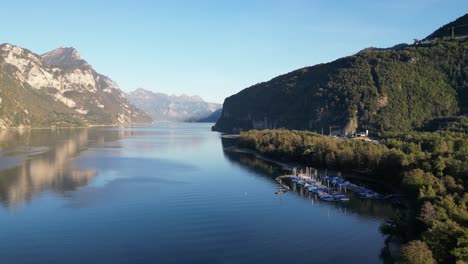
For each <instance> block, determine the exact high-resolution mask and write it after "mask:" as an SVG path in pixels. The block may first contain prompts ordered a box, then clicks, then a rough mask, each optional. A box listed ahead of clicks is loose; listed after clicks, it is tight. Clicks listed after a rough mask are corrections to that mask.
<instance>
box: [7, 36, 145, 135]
mask: <svg viewBox="0 0 468 264" xmlns="http://www.w3.org/2000/svg"><path fill="white" fill-rule="evenodd" d="M138 122H151V118H150V117H149V116H148V115H146V114H145V113H144V112H142V111H141V110H139V109H137V108H136V107H134V106H133V105H132V104H131V103H130V102H129V101H128V100H127V99H126V98H125V95H124V93H123V92H122V91H121V90H120V89H119V87H118V85H117V83H115V82H114V81H113V80H111V79H110V78H108V77H107V76H104V75H102V74H99V73H97V72H96V71H95V70H94V69H93V68H92V66H91V65H89V64H88V63H87V62H86V61H85V60H84V59H82V58H81V56H80V55H79V53H78V52H77V51H76V50H75V49H74V48H58V49H55V50H53V51H50V52H47V53H45V54H43V55H42V56H39V55H37V54H34V53H32V52H31V51H29V50H27V49H23V48H20V47H17V46H14V45H11V44H2V45H0V128H8V127H50V126H86V125H97V124H128V123H138Z"/></svg>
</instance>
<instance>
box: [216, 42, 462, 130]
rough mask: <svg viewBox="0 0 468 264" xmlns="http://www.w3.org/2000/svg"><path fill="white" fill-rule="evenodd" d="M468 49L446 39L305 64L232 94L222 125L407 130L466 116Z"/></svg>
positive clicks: (224, 127) (219, 126)
mask: <svg viewBox="0 0 468 264" xmlns="http://www.w3.org/2000/svg"><path fill="white" fill-rule="evenodd" d="M467 50H468V43H467V41H466V39H463V38H461V39H460V38H457V39H449V38H445V39H440V40H437V41H433V42H432V43H430V44H427V45H408V46H399V47H398V48H390V49H366V50H363V51H361V52H359V53H357V54H355V55H352V56H349V57H345V58H341V59H338V60H336V61H333V62H330V63H325V64H319V65H315V66H312V67H305V68H302V69H298V70H296V71H293V72H290V73H287V74H285V75H281V76H278V77H276V78H274V79H272V80H270V81H268V82H264V83H259V84H256V85H253V86H251V87H249V88H246V89H244V90H242V91H241V92H239V93H238V94H235V95H233V96H231V97H228V98H226V100H225V101H224V105H223V113H222V116H221V118H220V119H219V121H218V122H217V123H216V125H215V127H214V129H215V130H218V131H223V132H239V131H242V130H249V129H268V128H290V129H299V130H302V129H305V130H312V131H317V132H321V131H324V132H325V133H327V134H328V133H329V132H330V131H336V132H341V133H342V134H350V133H354V132H355V131H356V130H357V129H370V130H371V131H380V130H386V131H389V130H398V131H405V130H411V129H414V128H418V127H421V126H423V125H424V124H425V123H427V122H429V121H430V120H433V119H435V118H443V117H451V116H456V115H460V114H462V115H463V114H465V115H466V114H468V81H467V80H468V78H467V77H468V65H467V61H468V59H467Z"/></svg>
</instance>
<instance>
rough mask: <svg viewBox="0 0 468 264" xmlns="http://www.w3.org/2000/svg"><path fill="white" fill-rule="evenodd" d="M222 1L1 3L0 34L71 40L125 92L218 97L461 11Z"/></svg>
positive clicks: (429, 5)
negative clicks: (2, 23) (2, 26)
mask: <svg viewBox="0 0 468 264" xmlns="http://www.w3.org/2000/svg"><path fill="white" fill-rule="evenodd" d="M221 2H222V1H155V3H153V1H125V3H119V4H115V3H114V2H111V1H101V2H100V3H94V2H93V1H79V2H63V1H55V0H54V1H41V2H29V1H15V2H5V3H2V16H3V19H4V21H9V23H8V26H7V28H6V29H7V30H2V31H0V42H1V43H3V42H8V43H12V44H14V45H18V46H20V47H23V48H27V49H29V50H31V51H33V52H35V53H37V54H42V53H44V52H47V51H49V50H52V49H55V48H57V47H59V46H72V47H75V48H76V49H77V50H78V51H79V52H80V54H81V55H82V56H83V57H84V59H86V60H87V61H88V62H89V63H90V64H92V65H93V67H94V68H95V69H96V70H97V71H98V72H101V73H103V74H105V75H107V76H109V77H110V78H112V79H114V80H116V81H117V82H118V83H119V85H120V87H121V89H122V90H124V91H126V92H128V91H131V90H135V89H136V88H139V87H142V88H145V89H147V90H152V91H155V92H164V93H168V94H177V95H179V94H188V95H200V96H201V97H202V98H203V99H205V100H206V101H210V102H218V103H222V102H223V101H224V98H225V97H227V96H230V95H232V94H235V93H237V92H239V91H240V90H242V89H244V88H246V87H248V86H251V85H253V84H255V83H258V82H263V81H267V80H270V79H271V78H273V77H275V76H278V75H280V74H284V73H286V72H290V71H292V70H295V69H297V68H301V67H304V66H310V65H314V64H317V63H323V62H329V61H332V60H334V59H337V58H339V57H343V56H347V55H351V54H353V53H355V52H357V51H359V50H361V49H363V48H366V47H371V46H373V47H389V46H393V45H395V44H398V43H402V42H406V43H411V42H412V40H413V39H414V38H419V39H420V38H423V37H425V36H426V35H428V34H429V33H431V32H432V31H433V30H434V29H436V28H438V27H439V26H440V25H443V24H445V23H447V22H449V21H452V20H454V19H456V18H457V17H459V16H461V15H463V14H464V13H466V9H464V8H465V7H466V3H465V2H464V1H458V0H450V1H439V0H432V1H422V0H418V1H401V0H398V1H392V2H382V1H353V3H350V2H342V1H299V0H298V1H233V2H230V3H228V2H222V3H221ZM18 32H21V34H18Z"/></svg>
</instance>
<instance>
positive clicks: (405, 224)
mask: <svg viewBox="0 0 468 264" xmlns="http://www.w3.org/2000/svg"><path fill="white" fill-rule="evenodd" d="M467 124H468V118H466V117H460V118H459V119H457V120H456V121H453V122H451V123H448V124H447V125H446V127H445V129H444V130H437V131H433V132H408V133H395V132H387V133H380V134H379V141H378V143H377V142H368V141H362V140H352V139H340V138H333V137H326V136H322V135H320V134H317V133H314V132H310V131H294V130H282V129H280V130H262V131H258V130H252V131H248V132H242V133H241V135H240V141H239V145H240V147H243V148H249V149H252V150H255V151H258V152H259V153H261V154H263V155H266V156H269V157H272V158H276V159H282V160H288V161H299V162H302V163H303V164H306V165H311V166H316V167H326V168H334V169H338V170H342V171H352V170H359V171H361V172H363V173H366V175H367V177H370V178H374V179H378V180H382V181H385V182H390V183H393V184H395V185H398V186H400V188H401V189H402V190H404V192H406V193H407V197H408V200H409V202H410V206H409V209H405V210H402V211H401V212H400V213H398V214H396V215H395V217H393V218H392V219H389V220H388V222H387V223H385V224H384V225H382V227H381V231H382V232H383V233H384V234H386V235H388V236H390V237H391V236H396V237H399V238H400V239H403V240H404V241H405V242H406V244H405V245H404V246H403V247H402V250H401V259H400V261H401V262H402V263H435V261H437V262H438V263H455V262H456V263H464V262H463V261H465V262H468V210H467V208H468V192H467V190H468V134H467V133H466V127H467ZM463 129H465V130H464V131H463ZM418 261H421V262H418Z"/></svg>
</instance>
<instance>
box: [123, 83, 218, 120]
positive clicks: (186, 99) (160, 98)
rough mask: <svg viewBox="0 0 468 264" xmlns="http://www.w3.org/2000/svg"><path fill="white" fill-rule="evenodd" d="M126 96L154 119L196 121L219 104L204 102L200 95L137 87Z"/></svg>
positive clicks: (210, 112) (209, 113)
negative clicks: (166, 92) (159, 91)
mask: <svg viewBox="0 0 468 264" xmlns="http://www.w3.org/2000/svg"><path fill="white" fill-rule="evenodd" d="M127 98H128V99H129V100H130V101H131V102H132V103H133V104H134V105H135V106H137V107H138V108H140V109H142V110H143V111H145V112H146V113H147V114H148V115H149V116H151V118H153V120H155V121H182V122H198V121H199V120H201V119H205V118H208V117H209V116H210V115H211V114H213V113H214V112H215V111H216V110H218V109H220V108H221V105H220V104H216V103H208V102H205V101H204V100H203V99H202V98H201V97H200V96H197V95H195V96H188V95H180V96H175V95H167V94H164V93H155V92H152V91H148V90H145V89H143V88H138V89H137V90H135V91H133V92H130V93H128V94H127Z"/></svg>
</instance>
